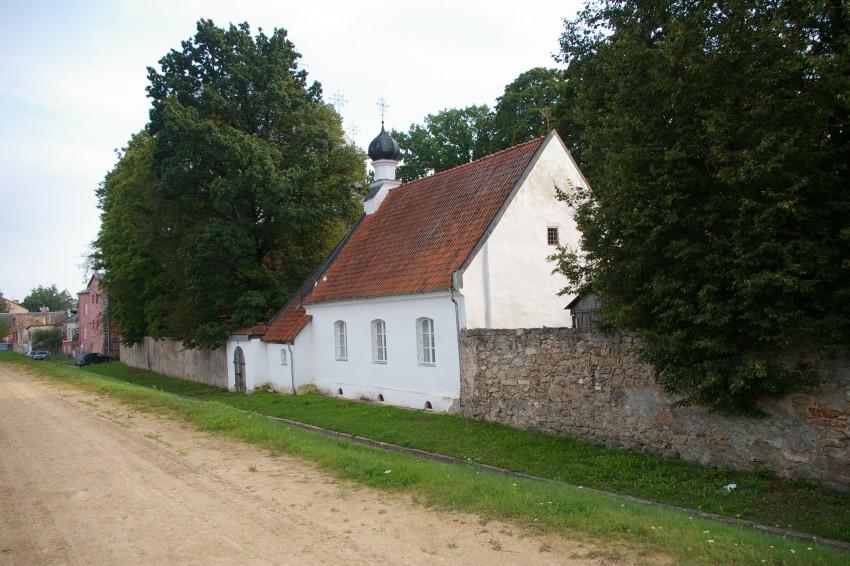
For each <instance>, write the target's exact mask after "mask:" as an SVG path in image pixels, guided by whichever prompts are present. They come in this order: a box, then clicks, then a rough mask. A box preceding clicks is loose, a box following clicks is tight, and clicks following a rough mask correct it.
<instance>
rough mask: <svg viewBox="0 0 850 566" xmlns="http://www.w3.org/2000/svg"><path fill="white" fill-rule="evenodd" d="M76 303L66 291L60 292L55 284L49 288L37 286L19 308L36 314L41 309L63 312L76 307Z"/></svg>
mask: <svg viewBox="0 0 850 566" xmlns="http://www.w3.org/2000/svg"><path fill="white" fill-rule="evenodd" d="M76 304H77V301H75V300H74V298H73V297H71V294H70V293H69V292H68V290H67V289H65V290H64V291H60V290H59V289H58V288H57V287H56V285H55V284H53V285H51V286H50V287H44V286H42V285H39V286H38V287H36V288H34V289H33V290H32V291H30V294H29V295H27V296H26V298H25V299H24V300H23V301H21V306H23V307H25V308H26V309H27V310H28V311H30V312H38V311H39V310H40V309H41V307H47V310H49V311H64V310H68V309H72V308H74V307H75V306H76Z"/></svg>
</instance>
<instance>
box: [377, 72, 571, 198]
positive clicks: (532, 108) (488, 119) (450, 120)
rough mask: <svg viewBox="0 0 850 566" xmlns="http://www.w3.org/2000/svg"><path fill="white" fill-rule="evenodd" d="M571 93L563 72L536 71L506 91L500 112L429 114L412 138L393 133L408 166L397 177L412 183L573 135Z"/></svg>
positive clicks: (478, 109) (474, 109)
mask: <svg viewBox="0 0 850 566" xmlns="http://www.w3.org/2000/svg"><path fill="white" fill-rule="evenodd" d="M568 93H569V91H568V88H567V82H566V81H565V79H564V72H563V71H562V70H559V69H544V68H541V67H536V68H533V69H530V70H528V71H526V72H524V73H521V74H520V75H519V76H518V77H517V78H516V79H514V80H513V81H512V82H511V83H510V84H509V85H507V86H505V90H504V92H503V93H502V95H501V96H499V97H497V98H496V102H497V103H496V108H495V110H491V109H490V108H489V107H488V106H487V105H486V104H482V105H480V106H477V105H472V106H467V107H466V108H447V109H445V110H441V111H440V112H437V113H436V114H428V115H427V116H425V119H424V121H423V124H421V125H420V124H411V125H410V128H409V129H408V131H407V132H400V131H397V130H393V131H392V132H391V135H392V137H393V138H394V139H395V140H396V141H397V142H398V144H399V147H400V148H401V158H402V161H403V163H402V164H401V165H400V166H399V167H398V170H397V172H396V174H397V175H398V178H399V179H401V180H402V181H411V180H413V179H418V178H419V177H424V176H425V175H428V174H431V173H439V172H440V171H445V170H446V169H451V168H452V167H457V166H458V165H463V164H464V163H469V162H471V161H474V160H476V159H480V158H481V157H484V156H486V155H489V154H491V153H493V152H496V151H499V150H502V149H507V148H509V147H512V146H514V145H517V144H520V143H523V142H527V141H530V140H533V139H534V138H536V137H539V136H542V135H544V134H546V132H548V131H549V130H551V129H554V128H558V129H559V131H560V130H564V131H567V130H570V129H571V124H570V121H569V120H570V118H569V114H568V112H567V110H568V108H569V101H568Z"/></svg>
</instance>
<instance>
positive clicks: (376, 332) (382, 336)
mask: <svg viewBox="0 0 850 566" xmlns="http://www.w3.org/2000/svg"><path fill="white" fill-rule="evenodd" d="M372 361H373V362H375V363H376V364H385V363H387V324H386V323H385V322H384V321H383V320H373V321H372Z"/></svg>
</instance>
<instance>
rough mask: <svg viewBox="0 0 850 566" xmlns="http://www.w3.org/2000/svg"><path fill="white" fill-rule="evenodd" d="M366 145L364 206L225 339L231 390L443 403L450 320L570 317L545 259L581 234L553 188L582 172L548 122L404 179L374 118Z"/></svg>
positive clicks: (516, 323) (435, 406)
mask: <svg viewBox="0 0 850 566" xmlns="http://www.w3.org/2000/svg"><path fill="white" fill-rule="evenodd" d="M369 157H370V158H371V159H372V164H373V167H374V170H375V178H376V179H377V180H376V181H375V182H374V183H372V185H371V189H372V190H371V192H370V193H369V195H368V196H367V197H366V199H365V200H364V203H363V205H364V214H363V216H362V217H361V218H360V219H359V220H358V221H357V223H356V224H355V225H354V227H353V228H352V229H351V231H350V232H349V233H348V235H347V236H346V237H345V238H344V239H343V241H341V242H340V243H339V245H338V246H337V248H336V249H335V250H334V251H333V252H332V253H331V254H330V256H329V257H328V258H327V259H326V260H325V262H324V263H323V265H322V266H321V267H320V268H319V269H318V270H317V271H316V272H315V273H314V275H313V276H312V277H311V278H310V280H309V281H307V282H305V284H304V285H303V286H302V288H301V290H300V291H299V292H298V293H297V294H296V296H295V297H293V298H292V299H291V300H290V301H289V303H287V304H286V305H285V306H284V307H283V308H282V309H281V310H280V311H279V312H278V313H277V315H276V316H275V317H274V318H273V319H272V320H271V321H269V322H268V323H267V324H258V325H255V326H253V327H250V328H242V329H239V330H236V331H234V332H233V334H232V335H231V336H230V338H229V339H228V341H227V357H228V361H229V364H228V368H229V369H228V386H229V387H230V388H231V389H233V390H236V391H245V392H247V391H251V390H253V389H254V388H256V387H259V386H261V385H271V386H272V387H273V388H274V389H276V390H278V391H282V392H294V391H296V390H297V389H298V388H299V387H301V386H304V385H310V384H311V385H313V386H315V387H316V388H317V389H318V390H319V391H320V392H322V393H324V394H327V395H334V396H338V397H343V398H348V399H368V400H371V401H375V402H382V403H387V404H391V405H398V406H403V407H411V408H418V409H423V408H424V409H432V410H434V411H453V410H456V409H457V408H458V406H459V402H460V399H459V396H460V333H461V329H464V328H534V327H543V326H548V327H567V326H570V313H569V311H567V310H565V307H566V305H567V304H568V303H569V301H570V299H571V297H563V296H559V295H558V291H559V290H560V289H562V288H563V287H564V286H565V285H566V280H565V279H564V277H563V276H561V275H559V274H553V273H552V270H553V269H554V267H555V265H554V264H553V263H552V262H551V261H548V260H547V257H548V256H550V255H552V254H553V253H554V252H555V251H556V247H555V246H556V245H558V244H561V245H564V244H569V245H571V246H573V247H577V246H578V242H579V234H578V232H577V230H576V227H575V224H574V223H573V220H572V212H571V210H570V209H569V207H568V206H567V204H566V203H564V202H562V201H560V200H558V199H557V198H556V187H558V188H560V189H561V190H564V191H570V190H572V189H573V188H575V187H579V186H584V187H586V186H587V181H586V180H585V179H584V177H583V175H582V174H581V172H580V171H579V169H578V166H577V165H576V163H575V161H574V160H573V158H572V156H571V155H570V153H569V151H568V150H567V148H566V147H565V146H564V143H563V142H562V141H561V139H560V137H559V136H558V135H557V133H556V132H554V131H552V132H550V133H549V134H548V135H546V136H545V137H541V138H538V139H536V140H533V141H530V142H527V143H524V144H521V145H518V146H515V147H512V148H510V149H507V150H504V151H500V152H497V153H494V154H492V155H489V156H487V157H484V158H482V159H479V160H477V161H474V162H472V163H468V164H465V165H461V166H459V167H455V168H454V169H450V170H448V171H444V172H442V173H438V174H436V175H432V176H429V177H424V178H422V179H418V180H415V181H412V182H409V183H405V184H402V183H401V182H400V181H397V180H396V179H395V168H396V166H397V164H398V158H399V148H398V144H397V143H396V142H395V140H393V139H392V138H391V137H390V136H389V135H388V134H387V133H386V131H385V130H384V128H383V126H382V127H381V133H380V134H379V135H378V137H376V138H375V139H374V140H373V141H372V143H371V144H370V145H369Z"/></svg>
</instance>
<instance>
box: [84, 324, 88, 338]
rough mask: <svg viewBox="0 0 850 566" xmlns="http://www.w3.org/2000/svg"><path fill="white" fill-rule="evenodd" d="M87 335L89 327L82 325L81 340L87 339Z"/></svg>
mask: <svg viewBox="0 0 850 566" xmlns="http://www.w3.org/2000/svg"><path fill="white" fill-rule="evenodd" d="M88 337H89V327H88V326H83V340H87V339H88Z"/></svg>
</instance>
